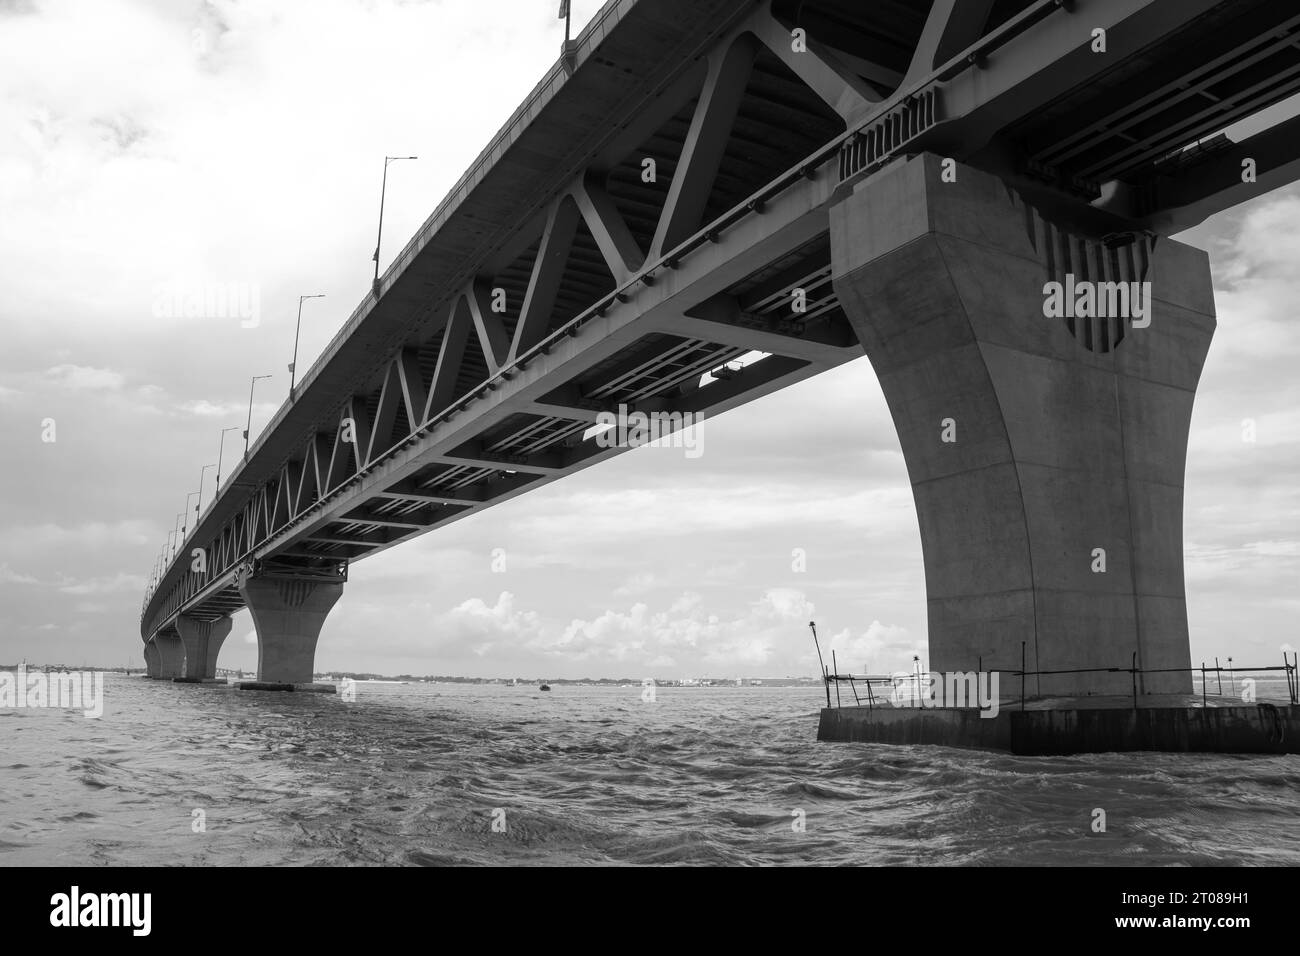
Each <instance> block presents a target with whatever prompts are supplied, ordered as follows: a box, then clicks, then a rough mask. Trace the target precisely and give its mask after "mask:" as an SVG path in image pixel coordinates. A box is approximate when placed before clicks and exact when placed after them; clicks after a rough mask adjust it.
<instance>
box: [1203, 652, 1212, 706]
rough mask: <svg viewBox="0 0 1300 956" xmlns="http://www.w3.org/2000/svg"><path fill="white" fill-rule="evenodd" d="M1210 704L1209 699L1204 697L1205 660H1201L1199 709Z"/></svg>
mask: <svg viewBox="0 0 1300 956" xmlns="http://www.w3.org/2000/svg"><path fill="white" fill-rule="evenodd" d="M1208 706H1210V704H1209V701H1207V700H1206V699H1205V661H1201V709H1202V710H1204V709H1205V708H1206V707H1208Z"/></svg>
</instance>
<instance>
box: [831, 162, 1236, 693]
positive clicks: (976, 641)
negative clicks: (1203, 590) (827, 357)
mask: <svg viewBox="0 0 1300 956" xmlns="http://www.w3.org/2000/svg"><path fill="white" fill-rule="evenodd" d="M954 171H955V173H956V181H955V182H954V181H945V179H951V177H952V174H953V172H954ZM946 172H947V176H946V177H945V169H944V161H943V160H942V159H940V158H939V157H936V156H933V155H930V154H922V155H920V156H917V157H915V158H912V159H909V160H906V161H902V162H899V163H896V164H894V165H891V166H888V167H886V168H885V169H883V170H881V171H880V172H878V173H876V174H875V175H873V176H872V177H870V178H868V179H866V180H864V181H863V182H862V183H860V184H859V185H858V186H857V187H856V189H855V190H854V192H853V193H851V194H850V195H849V196H847V197H846V198H844V199H843V200H841V201H840V202H839V203H838V204H837V205H835V206H834V207H833V208H832V210H831V242H832V250H833V253H832V254H833V281H834V286H835V290H836V292H837V293H838V296H839V300H840V302H841V304H842V305H843V308H844V310H845V312H846V313H847V315H848V317H849V319H850V321H851V322H852V324H853V327H854V329H855V330H856V332H857V334H858V337H859V338H860V339H861V341H862V343H863V345H864V347H865V349H866V353H867V355H868V356H869V357H870V360H871V363H872V365H873V366H874V368H875V371H876V374H877V375H878V377H879V379H880V384H881V387H882V390H883V391H884V394H885V398H886V401H887V402H888V404H889V408H890V412H891V414H892V417H893V420H894V424H895V427H896V429H897V431H898V435H899V440H900V443H901V445H902V449H903V454H904V458H905V460H906V463H907V469H908V475H909V478H910V481H911V484H912V492H913V497H914V499H915V502H916V509H917V514H918V518H919V523H920V529H921V541H922V549H923V554H924V563H925V580H926V592H927V603H928V607H927V610H928V621H929V646H930V666H931V669H932V670H935V671H941V672H950V671H973V670H975V669H976V668H977V666H978V665H979V663H980V662H981V661H982V664H983V667H984V669H985V670H986V671H991V670H998V671H1004V672H1005V671H1009V670H1019V669H1020V667H1021V653H1022V642H1023V646H1024V653H1025V660H1026V664H1027V666H1026V669H1027V670H1028V671H1031V672H1032V671H1036V670H1043V671H1046V670H1083V669H1092V668H1128V667H1130V665H1131V662H1132V661H1133V659H1134V657H1133V655H1134V654H1135V653H1136V663H1137V666H1138V667H1139V668H1142V669H1144V670H1158V669H1161V668H1190V666H1191V659H1190V645H1189V641H1188V631H1187V607H1186V595H1185V590H1184V581H1183V539H1182V529H1183V474H1184V466H1185V461H1186V453H1187V437H1188V429H1189V427H1190V422H1191V414H1192V404H1193V399H1194V398H1195V394H1196V387H1197V383H1198V381H1199V378H1200V374H1201V368H1202V365H1203V364H1204V361H1205V356H1206V352H1207V350H1208V348H1209V344H1210V339H1211V337H1212V336H1213V333H1214V329H1215V312H1214V297H1213V289H1212V286H1211V281H1210V270H1209V263H1208V257H1207V256H1206V254H1205V253H1204V252H1202V251H1201V250H1198V249H1194V248H1192V247H1189V246H1185V245H1182V244H1180V243H1176V242H1173V241H1171V240H1168V239H1163V238H1162V239H1159V240H1157V241H1156V242H1155V243H1154V246H1153V245H1152V244H1151V243H1150V242H1149V241H1148V239H1147V238H1146V237H1141V238H1139V239H1138V241H1137V242H1135V243H1131V244H1128V245H1124V246H1119V245H1117V244H1116V243H1114V242H1113V241H1112V243H1111V244H1110V245H1107V244H1105V243H1103V242H1101V241H1100V237H1095V236H1090V235H1083V234H1080V233H1079V232H1078V231H1070V229H1069V228H1066V227H1061V226H1056V225H1054V224H1053V223H1052V222H1049V221H1048V219H1047V214H1045V213H1040V212H1039V211H1038V210H1036V209H1035V208H1033V207H1032V206H1030V205H1027V204H1026V203H1025V202H1024V200H1023V199H1022V198H1021V197H1020V196H1019V195H1018V194H1017V193H1015V192H1014V191H1013V190H1012V189H1011V188H1009V187H1008V186H1007V185H1006V184H1004V183H1003V182H1002V181H1001V180H1000V179H998V178H996V177H993V176H990V175H988V174H985V173H982V172H980V171H977V170H974V169H971V168H969V167H965V166H962V167H958V168H955V170H954V168H953V167H952V166H951V165H950V166H949V167H948V169H947V170H946ZM1080 221H1082V220H1080ZM1074 228H1075V229H1076V230H1077V229H1078V227H1074ZM1067 275H1072V276H1074V279H1075V280H1076V282H1077V281H1078V280H1090V281H1094V282H1104V281H1107V280H1114V281H1149V282H1150V286H1149V291H1150V295H1151V299H1150V300H1149V301H1150V307H1149V311H1148V312H1147V315H1146V317H1145V318H1142V317H1137V316H1134V317H1133V318H1132V319H1131V320H1130V321H1125V320H1124V319H1123V318H1122V317H1119V318H1111V319H1105V320H1103V319H1100V318H1083V317H1076V318H1073V319H1067V318H1064V317H1056V316H1052V317H1049V316H1048V315H1047V314H1046V312H1045V306H1044V303H1045V300H1046V297H1047V293H1048V291H1049V290H1050V287H1049V286H1048V285H1047V284H1048V283H1049V282H1051V281H1062V282H1063V283H1064V282H1065V281H1066V280H1067ZM1131 288H1132V287H1131V286H1130V289H1131ZM1139 288H1141V287H1140V286H1139ZM1130 311H1131V306H1130ZM1146 319H1149V321H1150V324H1149V325H1148V326H1146V327H1142V323H1143V322H1145V321H1146ZM1132 680H1133V678H1132V676H1131V674H1129V673H1127V672H1125V673H1099V672H1094V673H1075V674H1060V675H1055V676H1040V677H1031V678H1029V682H1028V684H1027V685H1026V690H1027V691H1028V693H1029V694H1031V695H1034V694H1042V695H1084V694H1131V693H1132V688H1133V685H1132ZM1139 680H1140V683H1139V691H1140V692H1142V693H1148V694H1154V693H1190V692H1191V689H1192V678H1191V674H1190V671H1189V672H1179V673H1165V674H1146V675H1144V676H1143V677H1142V678H1140V679H1139ZM1008 684H1010V686H1008ZM1018 689H1019V681H1018V679H1016V678H1011V679H1010V680H1005V679H1004V681H1003V682H1002V687H1001V690H1002V693H1003V694H1004V695H1011V694H1016V693H1018Z"/></svg>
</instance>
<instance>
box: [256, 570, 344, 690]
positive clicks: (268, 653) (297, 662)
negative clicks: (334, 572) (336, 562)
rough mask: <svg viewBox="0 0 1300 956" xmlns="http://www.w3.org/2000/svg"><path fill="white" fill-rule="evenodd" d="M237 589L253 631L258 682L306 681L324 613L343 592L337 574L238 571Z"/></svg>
mask: <svg viewBox="0 0 1300 956" xmlns="http://www.w3.org/2000/svg"><path fill="white" fill-rule="evenodd" d="M239 593H240V594H241V595H242V596H243V598H244V603H245V605H247V607H248V610H249V613H250V614H252V616H253V626H254V627H255V628H256V629H257V680H258V682H259V683H267V684H310V683H311V680H312V676H313V673H314V671H315V664H316V641H317V639H318V638H319V637H320V631H321V627H322V626H323V625H324V624H325V617H326V615H328V614H329V612H330V609H331V608H332V607H334V604H335V603H336V602H337V601H338V599H339V598H340V597H342V596H343V581H342V580H341V579H338V578H334V579H330V578H313V577H306V576H297V575H293V574H279V573H270V574H259V575H249V574H242V575H240V578H239Z"/></svg>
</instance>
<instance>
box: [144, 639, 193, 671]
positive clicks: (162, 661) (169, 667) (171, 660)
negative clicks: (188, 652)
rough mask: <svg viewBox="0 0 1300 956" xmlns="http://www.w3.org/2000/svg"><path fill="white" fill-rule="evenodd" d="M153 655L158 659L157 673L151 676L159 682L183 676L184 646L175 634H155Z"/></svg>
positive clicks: (152, 642)
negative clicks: (159, 680)
mask: <svg viewBox="0 0 1300 956" xmlns="http://www.w3.org/2000/svg"><path fill="white" fill-rule="evenodd" d="M150 643H151V644H153V647H154V653H155V654H156V655H157V658H158V673H157V674H151V675H150V676H151V677H157V678H159V679H161V680H171V679H173V678H175V677H184V676H185V645H184V644H182V643H181V639H180V638H179V637H177V636H176V635H175V634H155V635H154V638H153V640H152V641H151V642H150Z"/></svg>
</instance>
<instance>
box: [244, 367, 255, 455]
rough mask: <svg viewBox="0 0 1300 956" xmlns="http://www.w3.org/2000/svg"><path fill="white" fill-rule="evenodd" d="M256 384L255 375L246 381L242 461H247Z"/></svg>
mask: <svg viewBox="0 0 1300 956" xmlns="http://www.w3.org/2000/svg"><path fill="white" fill-rule="evenodd" d="M256 384H257V378H256V377H254V378H253V380H252V381H251V382H249V383H248V421H247V422H246V423H245V424H244V461H248V433H249V432H250V431H251V430H252V428H253V386H254V385H256Z"/></svg>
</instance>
